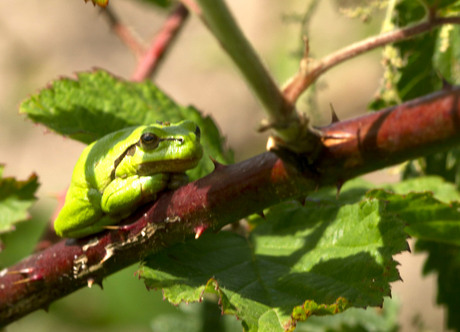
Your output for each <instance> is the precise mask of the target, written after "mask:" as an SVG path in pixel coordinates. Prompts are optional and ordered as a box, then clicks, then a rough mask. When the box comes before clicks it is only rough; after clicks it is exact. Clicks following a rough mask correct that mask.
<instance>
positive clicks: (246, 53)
mask: <svg viewBox="0 0 460 332" xmlns="http://www.w3.org/2000/svg"><path fill="white" fill-rule="evenodd" d="M197 3H198V4H199V5H200V9H201V18H202V19H203V20H204V22H205V24H206V25H207V26H208V28H209V30H210V31H211V32H212V33H213V34H214V36H215V38H216V39H217V40H218V41H219V43H220V44H221V46H222V47H223V48H224V50H225V51H226V52H227V53H228V55H229V56H230V57H231V58H232V60H233V61H234V62H235V64H236V65H237V67H238V68H239V70H240V71H241V72H242V74H243V75H244V77H245V79H246V80H247V82H248V83H249V85H250V86H251V88H252V90H253V91H254V93H255V94H256V95H257V97H258V98H259V100H260V102H261V103H262V105H263V106H264V108H265V109H266V111H267V113H268V116H269V122H270V123H272V124H275V125H276V126H280V127H286V126H288V125H289V123H290V122H291V121H292V120H294V121H296V120H297V114H296V112H294V110H293V106H292V105H291V104H289V103H288V102H287V101H286V99H285V98H284V96H283V94H282V93H281V91H280V89H279V88H278V86H277V85H276V84H275V82H274V81H273V79H272V77H271V76H270V74H269V73H268V72H267V70H266V69H265V67H264V65H263V64H262V62H261V61H260V59H259V57H258V55H257V54H256V52H255V50H254V49H253V47H252V46H251V44H250V43H249V42H248V40H247V39H246V37H245V36H244V35H243V33H242V31H241V30H240V28H239V27H238V25H237V24H236V22H235V20H234V19H233V17H232V14H231V13H230V11H229V9H228V8H227V6H226V4H225V3H224V1H222V0H197Z"/></svg>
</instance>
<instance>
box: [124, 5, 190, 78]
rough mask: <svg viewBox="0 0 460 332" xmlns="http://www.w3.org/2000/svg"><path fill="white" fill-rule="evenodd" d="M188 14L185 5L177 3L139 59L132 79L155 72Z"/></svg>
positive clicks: (144, 76) (148, 76)
mask: <svg viewBox="0 0 460 332" xmlns="http://www.w3.org/2000/svg"><path fill="white" fill-rule="evenodd" d="M188 14H189V12H188V10H187V8H186V7H185V6H184V5H182V4H178V5H177V7H176V8H175V9H174V10H173V12H172V13H171V15H170V16H169V17H168V18H167V19H166V21H165V23H164V24H163V27H162V28H161V30H160V32H159V33H158V34H157V35H156V36H155V38H154V39H153V40H152V43H151V45H150V47H149V49H148V50H147V51H146V52H145V53H144V54H143V55H142V57H141V58H140V59H139V63H138V65H137V68H136V70H135V72H134V74H133V76H132V77H131V80H132V81H143V80H145V79H148V78H151V77H152V76H153V75H154V74H155V72H156V70H157V69H158V68H159V64H160V62H161V60H162V59H163V56H164V55H165V53H166V52H167V50H168V49H170V47H171V45H172V44H173V42H174V40H175V39H176V37H177V35H178V34H179V32H180V30H181V29H182V27H183V26H184V24H185V22H186V20H187V17H188Z"/></svg>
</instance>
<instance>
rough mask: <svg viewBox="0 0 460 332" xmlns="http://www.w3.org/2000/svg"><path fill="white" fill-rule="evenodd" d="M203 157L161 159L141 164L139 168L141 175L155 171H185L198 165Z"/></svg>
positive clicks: (138, 171)
mask: <svg viewBox="0 0 460 332" xmlns="http://www.w3.org/2000/svg"><path fill="white" fill-rule="evenodd" d="M200 159H201V158H189V159H176V160H161V161H153V162H149V163H143V164H140V165H139V167H138V170H137V173H138V174H139V175H151V174H155V173H184V172H185V171H186V170H189V169H191V168H194V167H195V166H196V165H198V162H199V161H200Z"/></svg>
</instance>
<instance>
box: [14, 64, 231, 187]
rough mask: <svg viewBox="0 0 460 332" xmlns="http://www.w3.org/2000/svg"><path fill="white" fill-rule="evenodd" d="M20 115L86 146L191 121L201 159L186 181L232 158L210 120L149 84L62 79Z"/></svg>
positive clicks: (97, 76) (103, 76)
mask: <svg viewBox="0 0 460 332" xmlns="http://www.w3.org/2000/svg"><path fill="white" fill-rule="evenodd" d="M20 111H21V112H22V113H25V114H27V116H28V117H29V118H30V119H32V120H33V121H34V122H39V123H42V124H44V125H45V126H47V127H48V128H50V129H51V130H53V131H55V132H57V133H59V134H62V135H66V136H69V137H71V138H72V139H75V140H78V141H81V142H83V143H90V142H92V141H94V140H96V139H98V138H100V137H102V136H104V135H106V134H108V133H111V132H114V131H116V130H119V129H122V128H126V127H130V126H136V125H143V124H151V123H155V122H157V121H170V122H178V121H181V120H185V119H188V120H192V121H194V122H195V123H196V124H197V125H198V126H199V127H200V129H201V132H202V135H201V137H202V139H201V142H202V144H203V148H204V156H205V157H204V158H203V159H202V160H201V162H200V164H199V166H198V167H197V168H195V169H194V170H192V171H190V172H188V174H189V176H190V178H191V179H197V178H200V177H202V176H204V175H205V174H208V173H210V172H211V171H212V170H213V169H214V166H213V163H212V161H211V160H210V159H209V158H208V157H209V156H211V157H213V158H214V159H216V160H217V161H219V162H221V163H230V162H232V161H233V156H232V154H231V152H230V151H228V150H225V148H224V147H223V143H224V139H223V138H222V136H221V135H220V133H219V130H218V129H217V127H216V125H215V124H214V121H213V120H212V119H211V118H210V117H209V116H206V117H203V116H202V115H201V113H200V112H199V111H198V110H196V109H195V108H193V107H181V106H179V105H177V104H176V103H174V101H173V100H171V99H170V98H169V97H168V96H167V95H166V94H164V93H163V92H162V91H160V90H159V89H158V88H157V87H156V86H154V85H153V84H152V83H151V82H149V81H145V82H142V83H137V82H129V81H125V80H122V79H120V78H117V77H115V76H113V75H111V74H109V73H108V72H106V71H104V70H101V69H98V70H95V71H93V72H80V73H78V74H77V78H76V79H75V80H74V79H70V78H62V79H58V80H55V81H53V82H52V84H51V86H49V87H48V88H45V89H43V90H41V91H39V92H38V93H37V94H34V95H32V96H30V97H29V98H28V99H26V100H25V101H23V102H22V103H21V105H20Z"/></svg>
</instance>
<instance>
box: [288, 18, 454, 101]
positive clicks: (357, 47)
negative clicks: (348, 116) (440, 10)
mask: <svg viewBox="0 0 460 332" xmlns="http://www.w3.org/2000/svg"><path fill="white" fill-rule="evenodd" d="M445 24H460V17H432V18H430V19H429V20H428V21H426V22H423V23H420V24H417V25H413V26H410V27H407V28H404V29H398V30H394V31H389V32H386V33H382V34H380V35H378V36H374V37H370V38H367V39H365V40H362V41H360V42H357V43H354V44H351V45H349V46H347V47H344V48H343V49H341V50H338V51H336V52H334V53H332V54H330V55H327V56H325V57H324V58H322V59H321V60H319V61H317V62H315V61H314V60H312V59H308V58H307V57H306V58H304V59H302V61H301V64H300V70H299V72H298V73H297V74H296V75H295V76H293V77H292V78H291V79H290V80H289V81H288V83H287V84H286V86H285V87H284V89H283V94H284V96H285V98H286V99H287V100H288V101H289V102H290V103H291V104H295V102H296V101H297V99H298V98H299V97H300V95H301V94H302V93H303V92H304V91H305V90H306V89H308V87H309V86H310V85H311V84H313V83H314V82H315V81H316V80H317V79H318V77H319V76H321V75H322V74H324V73H325V72H326V71H328V70H329V69H331V68H333V67H334V66H336V65H338V64H340V63H342V62H343V61H345V60H348V59H351V58H354V57H356V56H358V55H361V54H363V53H365V52H368V51H370V50H373V49H375V48H378V47H381V46H384V45H388V44H391V43H396V42H399V41H402V40H405V39H409V38H411V37H414V36H416V35H420V34H422V33H424V32H427V31H430V30H432V29H434V28H436V27H438V26H440V25H445ZM306 56H308V54H306Z"/></svg>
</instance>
